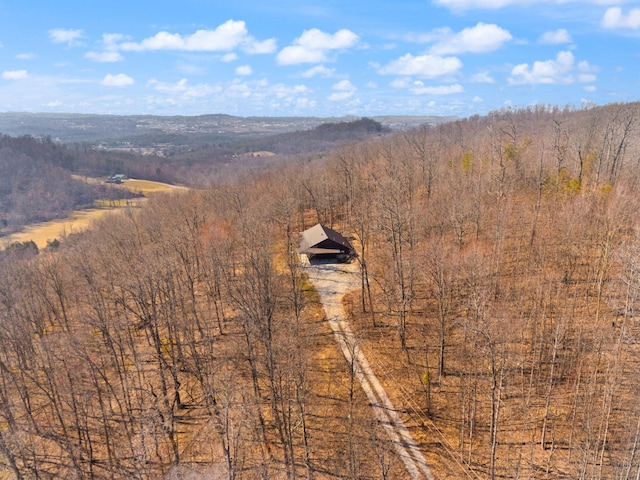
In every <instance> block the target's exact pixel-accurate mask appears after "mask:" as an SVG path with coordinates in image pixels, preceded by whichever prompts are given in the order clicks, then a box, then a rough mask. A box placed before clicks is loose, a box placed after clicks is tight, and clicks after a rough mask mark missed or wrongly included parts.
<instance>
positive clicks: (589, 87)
mask: <svg viewBox="0 0 640 480" xmlns="http://www.w3.org/2000/svg"><path fill="white" fill-rule="evenodd" d="M584 91H585V92H595V91H596V87H595V86H594V85H587V86H585V87H584Z"/></svg>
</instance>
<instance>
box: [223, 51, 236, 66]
mask: <svg viewBox="0 0 640 480" xmlns="http://www.w3.org/2000/svg"><path fill="white" fill-rule="evenodd" d="M237 59H238V54H237V53H235V52H230V53H225V54H224V55H223V56H222V57H220V61H221V62H225V63H229V62H235V61H236V60H237Z"/></svg>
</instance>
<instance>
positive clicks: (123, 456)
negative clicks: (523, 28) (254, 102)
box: [0, 104, 640, 479]
mask: <svg viewBox="0 0 640 480" xmlns="http://www.w3.org/2000/svg"><path fill="white" fill-rule="evenodd" d="M639 114H640V105H638V104H612V105H608V106H604V107H594V108H588V109H583V110H570V109H564V110H561V109H558V108H554V107H544V106H538V107H532V108H530V109H524V110H518V111H502V112H495V113H493V114H490V115H488V116H486V117H472V118H468V119H465V120H460V121H456V122H452V123H448V124H444V125H439V126H434V127H426V126H425V127H422V128H419V129H416V130H412V131H408V132H403V133H398V134H394V135H390V136H385V137H382V138H377V139H374V140H370V141H367V142H361V143H357V144H350V145H344V146H342V147H340V148H338V149H337V150H335V151H333V152H332V153H330V154H328V155H326V156H323V157H322V158H316V159H312V160H311V159H301V160H299V161H294V160H292V161H290V162H288V163H286V164H284V165H279V166H272V167H271V168H270V169H268V170H266V171H264V172H260V174H257V173H256V172H252V173H251V174H247V175H245V176H242V177H241V178H240V179H239V180H233V181H231V180H227V181H219V182H217V183H215V185H214V186H213V187H212V188H209V189H206V190H202V191H197V192H195V191H194V192H185V193H174V194H171V195H166V196H159V197H157V198H155V199H152V200H151V201H150V203H149V204H148V206H147V207H145V209H144V210H143V211H140V212H138V211H131V212H128V213H126V214H124V215H118V216H113V217H110V218H107V219H105V220H102V221H101V222H100V223H99V224H98V225H97V226H96V228H94V229H93V230H91V231H89V232H87V233H85V234H81V235H73V236H70V237H69V238H68V239H66V240H65V242H64V243H63V244H62V245H61V247H60V248H59V249H58V250H56V251H54V252H44V253H41V254H39V255H37V256H35V257H33V258H30V259H28V258H21V257H19V256H12V255H7V256H5V257H4V258H2V259H0V262H2V263H1V264H0V269H1V270H2V272H3V273H2V275H0V382H1V384H0V385H1V388H0V456H2V461H3V464H4V467H2V468H4V471H5V472H6V473H7V474H8V475H9V474H10V475H13V477H14V478H20V479H22V478H36V477H37V478H87V479H89V478H105V479H106V478H110V479H125V478H139V479H147V478H148V479H150V478H226V479H258V478H287V479H293V478H299V477H306V478H314V479H324V478H327V479H328V478H349V479H373V478H388V479H391V478H393V479H403V478H407V472H406V471H405V470H404V467H403V464H402V462H401V461H400V460H399V459H398V458H397V457H396V456H395V451H394V449H393V446H392V445H391V443H390V442H389V439H388V438H387V437H386V436H385V434H384V432H382V431H381V430H380V427H379V425H377V424H376V422H375V420H374V419H373V418H372V416H371V412H370V409H369V408H368V405H367V401H366V399H365V397H364V396H363V394H362V392H361V391H360V390H359V388H358V387H357V383H356V382H355V381H354V377H355V373H354V372H353V369H352V368H350V365H349V364H347V363H346V362H345V361H344V359H343V358H342V357H341V356H340V354H339V352H338V350H337V347H336V346H335V345H334V342H333V339H332V338H331V334H330V330H329V329H328V327H327V326H326V324H325V322H323V321H322V320H323V316H322V312H321V310H320V305H319V303H318V298H317V295H316V294H315V293H314V291H313V288H312V287H311V285H310V284H309V283H308V282H307V280H306V278H305V276H304V270H303V269H301V268H300V266H299V264H298V261H297V258H296V253H295V245H293V243H292V242H293V238H295V236H294V234H295V233H296V232H300V231H302V230H303V229H305V228H307V227H309V226H311V225H313V224H315V223H316V222H321V223H324V224H325V225H328V226H331V227H335V228H336V229H339V230H340V231H342V232H343V233H345V234H347V235H349V236H352V237H353V239H354V243H355V246H356V249H357V251H358V253H359V257H358V260H357V261H358V262H359V265H360V267H361V271H362V275H361V286H360V288H359V289H358V290H357V291H355V292H353V293H352V294H350V296H349V297H348V298H347V300H346V303H345V306H346V308H347V310H348V311H349V313H350V316H351V321H352V327H353V329H354V332H355V334H356V336H357V337H358V338H359V339H360V341H361V342H362V345H363V348H364V350H365V354H366V355H367V358H369V361H370V363H371V365H372V368H373V369H374V370H375V371H376V373H377V374H378V375H379V376H380V377H381V380H382V381H383V383H384V386H385V388H386V389H387V392H388V393H389V395H390V397H391V399H392V401H393V402H394V404H395V405H396V407H398V408H399V409H400V410H401V413H402V415H403V418H404V419H405V423H406V424H407V425H408V427H409V428H410V430H411V432H412V433H413V435H414V436H415V437H416V438H417V440H418V442H419V444H420V447H421V449H422V451H423V452H424V453H425V456H426V457H427V460H428V462H429V463H430V466H431V467H432V469H433V471H434V473H435V475H436V476H437V478H440V479H459V478H488V479H495V478H540V479H542V478H546V479H605V478H607V479H608V478H617V479H632V478H637V477H638V475H640V452H639V451H638V450H639V449H640V402H638V399H639V398H640V382H638V380H637V378H636V372H637V371H638V368H639V367H640V346H639V343H638V342H639V341H640V326H639V325H638V323H637V319H636V317H635V315H636V312H637V310H638V308H639V307H640V305H639V304H638V301H639V298H638V293H639V291H640V290H639V289H640V272H639V270H638V264H639V263H640V237H639V231H638V228H639V227H640V218H639V217H638V215H637V212H638V210H639V207H640V199H639V198H638V195H637V191H638V182H639V180H640V161H639V159H640V145H638V143H637V140H636V139H637V138H638V128H639V125H638V118H639ZM36 472H37V473H36Z"/></svg>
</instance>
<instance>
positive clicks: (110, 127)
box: [0, 112, 457, 144]
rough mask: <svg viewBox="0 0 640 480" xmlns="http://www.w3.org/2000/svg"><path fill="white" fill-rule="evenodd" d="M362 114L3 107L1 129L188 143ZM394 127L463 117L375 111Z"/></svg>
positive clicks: (64, 138)
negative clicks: (108, 111) (103, 112)
mask: <svg viewBox="0 0 640 480" xmlns="http://www.w3.org/2000/svg"><path fill="white" fill-rule="evenodd" d="M358 118H362V117H359V116H344V117H255V116H251V117H238V116H232V115H226V114H209V115H196V116H183V115H173V116H160V115H99V114H78V113H28V112H0V133H2V134H5V135H11V136H21V135H32V136H36V137H51V138H52V139H54V140H56V141H60V142H63V143H75V142H88V143H97V142H108V141H118V140H123V139H126V138H128V137H141V136H151V137H153V138H154V139H156V140H158V139H161V138H162V136H163V135H170V136H171V142H173V143H176V138H179V137H181V138H183V140H184V142H185V144H186V143H193V142H198V140H200V141H203V140H205V138H206V139H207V140H208V141H210V140H211V139H212V137H213V138H214V139H215V137H225V138H228V137H229V136H234V135H243V136H246V135H256V136H258V135H272V134H278V133H287V132H293V131H299V130H308V129H311V128H314V127H317V126H319V125H321V124H324V123H332V122H344V121H352V120H355V119H358ZM368 118H371V119H373V120H375V121H377V122H380V123H381V124H383V125H384V126H385V127H388V128H391V129H392V130H406V129H410V128H414V127H417V126H419V125H424V124H428V125H436V124H439V123H445V122H450V121H453V120H456V119H457V117H436V116H410V115H397V116H396V115H383V116H370V117H368Z"/></svg>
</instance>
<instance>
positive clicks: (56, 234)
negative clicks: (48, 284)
mask: <svg viewBox="0 0 640 480" xmlns="http://www.w3.org/2000/svg"><path fill="white" fill-rule="evenodd" d="M74 178H77V179H78V180H82V181H85V182H87V183H104V180H101V179H98V178H91V177H81V176H79V175H74ZM115 186H116V187H118V188H124V189H127V190H130V191H132V192H137V193H141V194H143V195H145V196H147V195H149V194H153V193H156V192H168V191H172V190H176V189H178V190H184V189H186V187H179V186H175V185H169V184H168V183H161V182H152V181H149V180H136V179H130V180H125V181H124V183H122V184H121V185H115ZM146 200H147V199H146V198H134V199H128V200H127V199H118V200H96V202H95V207H96V208H91V209H87V210H76V211H74V212H73V213H72V214H71V215H70V216H69V217H67V218H63V219H59V220H52V221H50V222H43V223H37V224H35V225H30V226H28V227H26V228H25V229H24V230H22V231H21V232H16V233H14V234H12V235H8V236H7V237H3V238H0V249H3V248H5V247H6V246H8V245H10V244H12V243H14V242H28V241H29V240H33V241H34V242H35V244H36V245H37V246H38V248H40V249H42V248H45V247H46V246H47V241H51V240H54V239H56V238H57V239H59V238H60V237H62V236H64V235H67V234H70V233H77V232H80V231H82V230H86V229H87V228H89V227H90V226H91V224H92V223H93V222H94V221H95V220H96V219H98V218H101V217H102V216H104V215H105V214H107V213H109V212H114V211H118V210H119V209H122V208H126V207H140V206H142V205H143V204H144V202H145V201H146Z"/></svg>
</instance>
